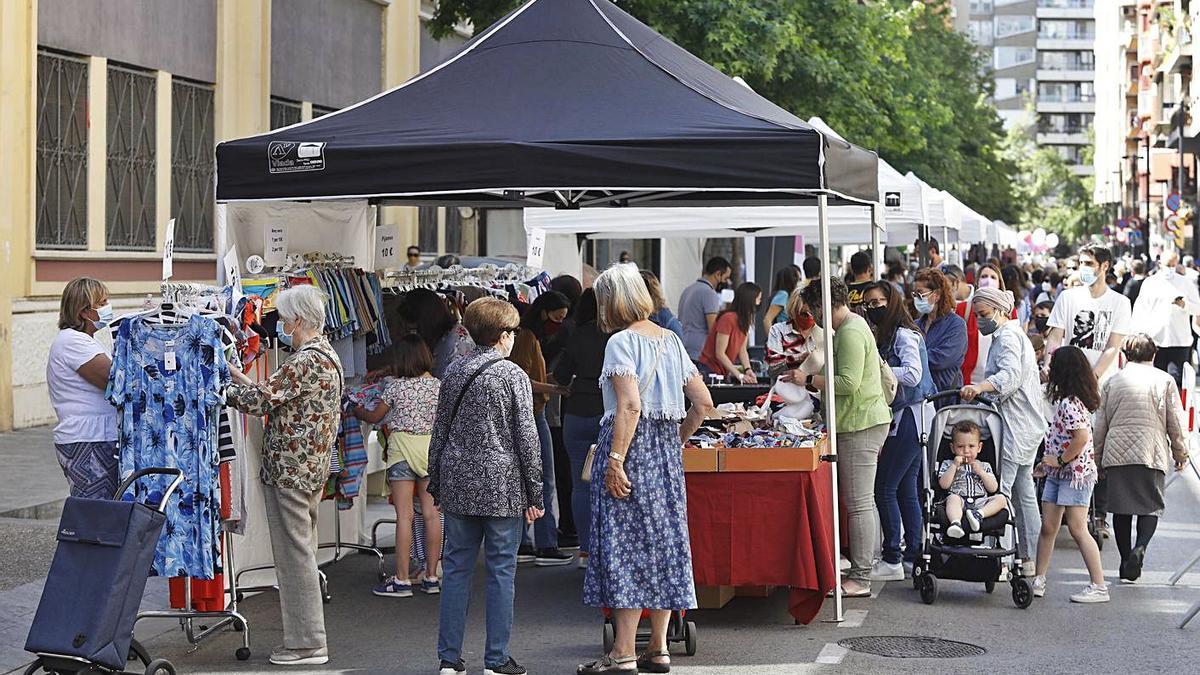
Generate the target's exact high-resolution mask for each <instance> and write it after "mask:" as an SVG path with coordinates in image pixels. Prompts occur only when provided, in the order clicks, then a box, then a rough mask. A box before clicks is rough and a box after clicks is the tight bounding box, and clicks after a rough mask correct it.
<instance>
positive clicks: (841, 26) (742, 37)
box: [431, 0, 1017, 220]
mask: <svg viewBox="0 0 1200 675" xmlns="http://www.w3.org/2000/svg"><path fill="white" fill-rule="evenodd" d="M519 4H520V3H519V2H517V1H515V0H440V2H439V4H438V9H437V13H436V14H435V16H434V18H433V21H432V23H431V30H432V31H433V32H434V34H435V35H441V34H445V33H447V32H448V31H449V30H450V29H452V28H453V26H454V25H455V24H456V23H458V22H461V21H470V22H471V23H472V24H473V25H475V26H486V25H489V24H490V23H492V22H493V21H495V20H496V19H498V18H500V17H501V16H503V15H504V13H506V12H507V11H509V10H511V9H512V8H514V7H516V6H518V5H519ZM618 4H619V5H620V6H621V7H622V8H623V9H624V10H625V11H627V12H629V13H631V14H633V15H634V16H636V17H637V18H638V19H640V20H641V21H643V22H645V23H647V24H648V25H650V26H651V27H652V28H654V29H655V30H657V31H658V32H660V33H662V34H663V35H665V36H666V37H668V38H670V39H671V40H673V41H674V42H675V43H677V44H679V45H680V46H681V47H683V48H684V49H687V50H688V51H690V52H692V53H693V54H695V55H696V56H698V57H700V58H701V59H703V60H705V61H707V62H708V63H710V64H712V65H713V66H714V67H716V68H717V69H719V70H721V71H722V72H724V73H725V74H727V75H729V76H731V77H732V76H741V77H742V78H743V79H744V80H746V82H747V83H748V84H749V85H750V86H751V87H753V88H754V89H755V91H757V92H759V93H760V94H762V95H763V96H765V97H766V98H768V99H770V100H772V101H774V102H775V103H776V104H778V105H780V106H782V107H783V108H786V109H787V110H790V111H791V112H792V113H794V114H796V115H797V116H799V117H801V118H803V119H808V118H809V117H812V116H819V117H821V118H822V119H824V120H825V122H826V123H827V124H829V125H830V126H831V127H833V128H834V129H836V130H837V131H838V133H840V134H842V135H843V136H845V137H846V138H847V139H848V140H850V141H851V142H853V143H855V144H857V145H860V146H862V147H865V148H868V149H872V150H875V151H877V152H878V153H879V154H880V156H882V157H883V158H884V159H886V160H887V161H888V162H890V163H891V164H892V165H893V166H895V167H896V168H897V169H898V170H900V171H901V172H902V173H903V172H905V171H913V172H914V173H916V174H917V175H919V176H921V178H923V179H924V180H925V181H926V182H928V183H929V184H931V185H933V186H935V187H939V188H942V189H945V190H948V191H950V192H951V193H953V194H954V195H955V196H957V197H958V198H959V199H961V200H962V201H963V202H964V203H966V204H967V205H969V206H971V207H972V208H974V209H975V210H977V211H979V212H980V213H983V214H986V215H987V216H988V217H991V218H1001V219H1004V220H1012V219H1014V218H1015V216H1016V213H1017V210H1016V209H1015V208H1014V203H1013V192H1012V187H1011V182H1010V178H1011V176H1012V175H1013V174H1014V173H1015V166H1014V165H1013V164H1012V163H1011V161H1009V160H1008V159H1006V158H1005V157H1004V156H1002V155H1001V153H1000V148H1001V141H1002V140H1003V137H1004V130H1003V126H1002V124H1001V122H1000V119H999V117H998V116H997V114H996V111H995V109H994V108H993V107H992V106H991V105H990V104H988V103H987V97H988V94H989V89H988V88H989V86H990V84H989V82H990V80H989V78H988V77H987V76H986V75H985V74H984V73H983V65H984V63H983V62H982V61H981V60H980V59H981V56H980V54H979V52H978V50H977V49H976V48H975V47H974V45H972V44H971V42H970V41H969V40H968V39H967V38H966V36H964V35H961V34H959V33H957V32H956V31H954V30H953V28H952V27H951V25H950V22H949V18H948V15H947V13H946V12H947V11H948V10H946V9H943V8H939V7H936V6H934V4H933V3H929V4H927V3H923V2H911V1H910V2H904V1H902V0H883V1H878V2H859V1H857V0H620V1H619V2H618ZM948 4H949V3H946V5H948Z"/></svg>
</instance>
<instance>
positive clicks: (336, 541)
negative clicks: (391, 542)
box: [317, 505, 395, 581]
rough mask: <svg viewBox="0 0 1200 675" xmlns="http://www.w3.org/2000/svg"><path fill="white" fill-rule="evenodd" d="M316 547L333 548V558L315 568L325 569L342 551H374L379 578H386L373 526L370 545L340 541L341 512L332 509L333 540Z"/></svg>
mask: <svg viewBox="0 0 1200 675" xmlns="http://www.w3.org/2000/svg"><path fill="white" fill-rule="evenodd" d="M335 507H336V505H335ZM392 522H395V521H392ZM378 524H379V523H376V525H378ZM317 548H318V549H323V548H326V549H328V548H331V549H333V559H332V560H327V561H325V562H323V563H321V564H319V565H317V569H325V568H326V567H329V566H331V565H334V564H336V563H337V562H338V561H340V560H342V559H343V557H344V555H343V553H342V552H343V551H346V550H349V551H358V552H360V553H374V554H375V557H376V559H377V561H378V567H379V580H380V581H384V580H386V579H387V575H386V574H384V571H383V551H380V550H379V548H378V547H376V545H375V531H374V528H372V530H371V545H370V546H367V545H365V544H352V543H350V542H347V541H342V518H341V513H340V512H339V511H334V514H333V541H331V542H329V543H328V544H320V545H319V546H317Z"/></svg>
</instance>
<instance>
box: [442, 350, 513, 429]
mask: <svg viewBox="0 0 1200 675" xmlns="http://www.w3.org/2000/svg"><path fill="white" fill-rule="evenodd" d="M503 360H504V359H493V360H491V361H488V362H487V363H485V364H483V365H482V366H479V367H478V368H476V369H475V372H473V373H471V376H470V377H468V378H467V381H466V383H464V384H463V388H462V389H460V390H459V392H458V398H457V399H456V400H455V401H454V409H453V410H452V411H451V412H450V419H451V420H453V419H454V418H455V417H458V407H459V406H461V405H462V402H463V397H464V396H466V395H467V390H468V389H470V388H471V383H472V382H474V381H475V378H477V377H479V376H480V374H482V373H483V371H485V370H487V369H488V368H491V367H492V366H494V365H496V364H497V363H500V362H501V361H503Z"/></svg>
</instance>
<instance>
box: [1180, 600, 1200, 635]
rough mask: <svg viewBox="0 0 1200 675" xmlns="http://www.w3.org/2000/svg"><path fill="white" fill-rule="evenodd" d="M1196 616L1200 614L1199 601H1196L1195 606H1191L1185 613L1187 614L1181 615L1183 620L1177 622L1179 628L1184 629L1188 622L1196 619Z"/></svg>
mask: <svg viewBox="0 0 1200 675" xmlns="http://www.w3.org/2000/svg"><path fill="white" fill-rule="evenodd" d="M1197 614H1200V600H1198V601H1197V602H1196V604H1194V605H1192V607H1191V609H1189V610H1188V611H1187V614H1184V615H1183V619H1181V620H1180V621H1179V628H1180V629H1183V628H1186V627H1187V625H1188V622H1189V621H1191V620H1192V619H1194V618H1196V615H1197Z"/></svg>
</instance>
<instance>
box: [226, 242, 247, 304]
mask: <svg viewBox="0 0 1200 675" xmlns="http://www.w3.org/2000/svg"><path fill="white" fill-rule="evenodd" d="M221 262H222V264H224V266H225V283H227V284H229V285H230V286H231V287H232V288H233V302H234V304H237V301H238V300H241V299H242V264H241V261H240V260H238V252H237V246H234V247H232V248H230V249H229V251H227V252H226V253H225V257H224V258H223V259H222V261H221Z"/></svg>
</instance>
